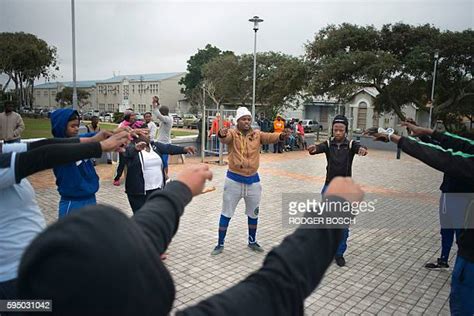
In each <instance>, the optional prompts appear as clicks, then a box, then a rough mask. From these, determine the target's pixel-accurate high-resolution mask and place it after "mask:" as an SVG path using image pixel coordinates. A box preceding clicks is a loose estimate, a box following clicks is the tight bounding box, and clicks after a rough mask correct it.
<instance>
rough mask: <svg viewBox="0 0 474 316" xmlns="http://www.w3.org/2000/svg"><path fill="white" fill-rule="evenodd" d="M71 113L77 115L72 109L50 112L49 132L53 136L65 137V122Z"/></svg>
mask: <svg viewBox="0 0 474 316" xmlns="http://www.w3.org/2000/svg"><path fill="white" fill-rule="evenodd" d="M73 114H76V115H77V116H78V117H79V113H78V112H77V111H76V110H73V109H59V110H56V111H54V112H53V113H51V132H52V134H53V136H54V137H60V138H65V137H67V136H66V128H67V123H68V122H69V118H70V117H71V116H72V115H73Z"/></svg>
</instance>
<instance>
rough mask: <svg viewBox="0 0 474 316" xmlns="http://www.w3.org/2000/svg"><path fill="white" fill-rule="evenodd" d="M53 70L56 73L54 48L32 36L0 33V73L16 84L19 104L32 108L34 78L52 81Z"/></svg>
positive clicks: (21, 33) (20, 33)
mask: <svg viewBox="0 0 474 316" xmlns="http://www.w3.org/2000/svg"><path fill="white" fill-rule="evenodd" d="M55 70H59V67H58V66H57V53H56V48H55V47H53V46H49V45H48V44H47V43H46V42H45V41H44V40H42V39H39V38H38V37H36V36H35V35H33V34H27V33H23V32H19V33H0V73H5V74H6V75H8V82H10V80H11V81H13V83H14V84H15V91H16V93H17V94H18V96H19V99H20V104H21V105H29V106H31V105H32V102H33V87H34V81H35V79H38V78H40V77H44V78H46V79H49V78H54V71H55ZM6 86H7V85H5V88H6Z"/></svg>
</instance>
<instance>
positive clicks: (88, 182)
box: [51, 109, 99, 200]
mask: <svg viewBox="0 0 474 316" xmlns="http://www.w3.org/2000/svg"><path fill="white" fill-rule="evenodd" d="M73 114H77V111H74V110H72V109H59V110H56V111H54V112H53V113H52V114H51V126H52V133H53V136H54V137H58V138H66V137H68V136H66V127H67V123H68V121H69V118H70V117H71V116H72V115H73ZM94 134H95V133H88V134H83V135H80V137H90V136H93V135H94ZM53 171H54V175H55V176H56V185H57V186H58V192H59V194H60V195H61V198H63V199H67V200H84V199H89V198H92V197H94V195H95V193H96V192H97V191H98V190H99V176H98V175H97V173H96V172H95V168H94V165H93V162H92V161H91V160H89V159H85V160H79V161H76V162H73V163H68V164H64V165H60V166H57V167H54V169H53Z"/></svg>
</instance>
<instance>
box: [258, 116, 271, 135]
mask: <svg viewBox="0 0 474 316" xmlns="http://www.w3.org/2000/svg"><path fill="white" fill-rule="evenodd" d="M257 123H258V126H260V130H261V131H262V132H267V133H268V132H271V131H272V128H273V123H272V122H270V120H269V119H267V118H263V119H259V120H258V121H257Z"/></svg>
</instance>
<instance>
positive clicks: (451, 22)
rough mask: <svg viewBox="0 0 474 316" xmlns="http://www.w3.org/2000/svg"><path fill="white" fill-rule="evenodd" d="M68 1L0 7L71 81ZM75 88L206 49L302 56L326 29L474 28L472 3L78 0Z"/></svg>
mask: <svg viewBox="0 0 474 316" xmlns="http://www.w3.org/2000/svg"><path fill="white" fill-rule="evenodd" d="M70 3H71V2H70V1H66V0H29V1H27V0H0V32H18V31H23V32H28V33H33V34H35V35H37V36H38V37H40V38H42V39H44V40H45V41H46V42H48V44H50V45H54V46H56V47H57V49H58V56H59V63H60V71H59V73H58V74H57V75H58V80H61V81H66V80H72V42H71V7H70ZM75 3H76V56H77V57H76V58H77V80H100V79H106V78H109V77H111V76H112V74H113V72H114V71H115V73H116V74H118V73H120V74H121V75H125V74H140V73H160V72H180V71H186V61H187V60H188V59H189V57H190V56H191V55H193V54H194V53H196V52H197V50H198V49H199V48H203V47H204V46H205V45H206V44H207V43H210V44H212V45H216V46H217V47H219V48H221V49H223V50H232V51H234V52H236V53H238V54H240V53H252V52H253V31H252V24H251V23H250V22H248V19H249V18H251V17H252V16H254V15H258V16H260V17H261V18H263V19H264V20H265V21H264V22H263V23H262V24H261V25H260V30H259V31H258V43H257V49H258V51H280V52H284V53H288V54H292V55H296V56H299V55H303V54H304V44H305V43H306V42H307V41H309V40H312V39H313V37H314V34H315V33H316V32H317V31H318V30H320V29H321V28H323V27H325V26H326V25H328V24H340V23H343V22H349V23H354V24H359V25H368V24H371V25H374V26H376V27H380V26H381V25H383V24H386V23H396V22H404V23H409V24H414V25H419V24H425V23H430V24H433V25H434V26H436V27H438V28H440V29H442V30H447V29H448V30H453V31H460V30H464V29H467V28H472V27H473V25H474V5H473V3H474V1H472V0H467V1H460V0H443V1H436V0H433V1H432V0H423V1H420V0H418V1H417V0H415V1H408V0H398V1H386V0H378V1H356V0H346V1H261V0H260V1H258V0H257V1H252V2H236V1H225V0H224V1H223V0H221V1H177V0H174V1H173V0H169V1H161V0H149V1H135V0H133V1H132V0H127V1H116V0H115V1H112V0H95V1H91V0H76V1H75Z"/></svg>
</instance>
